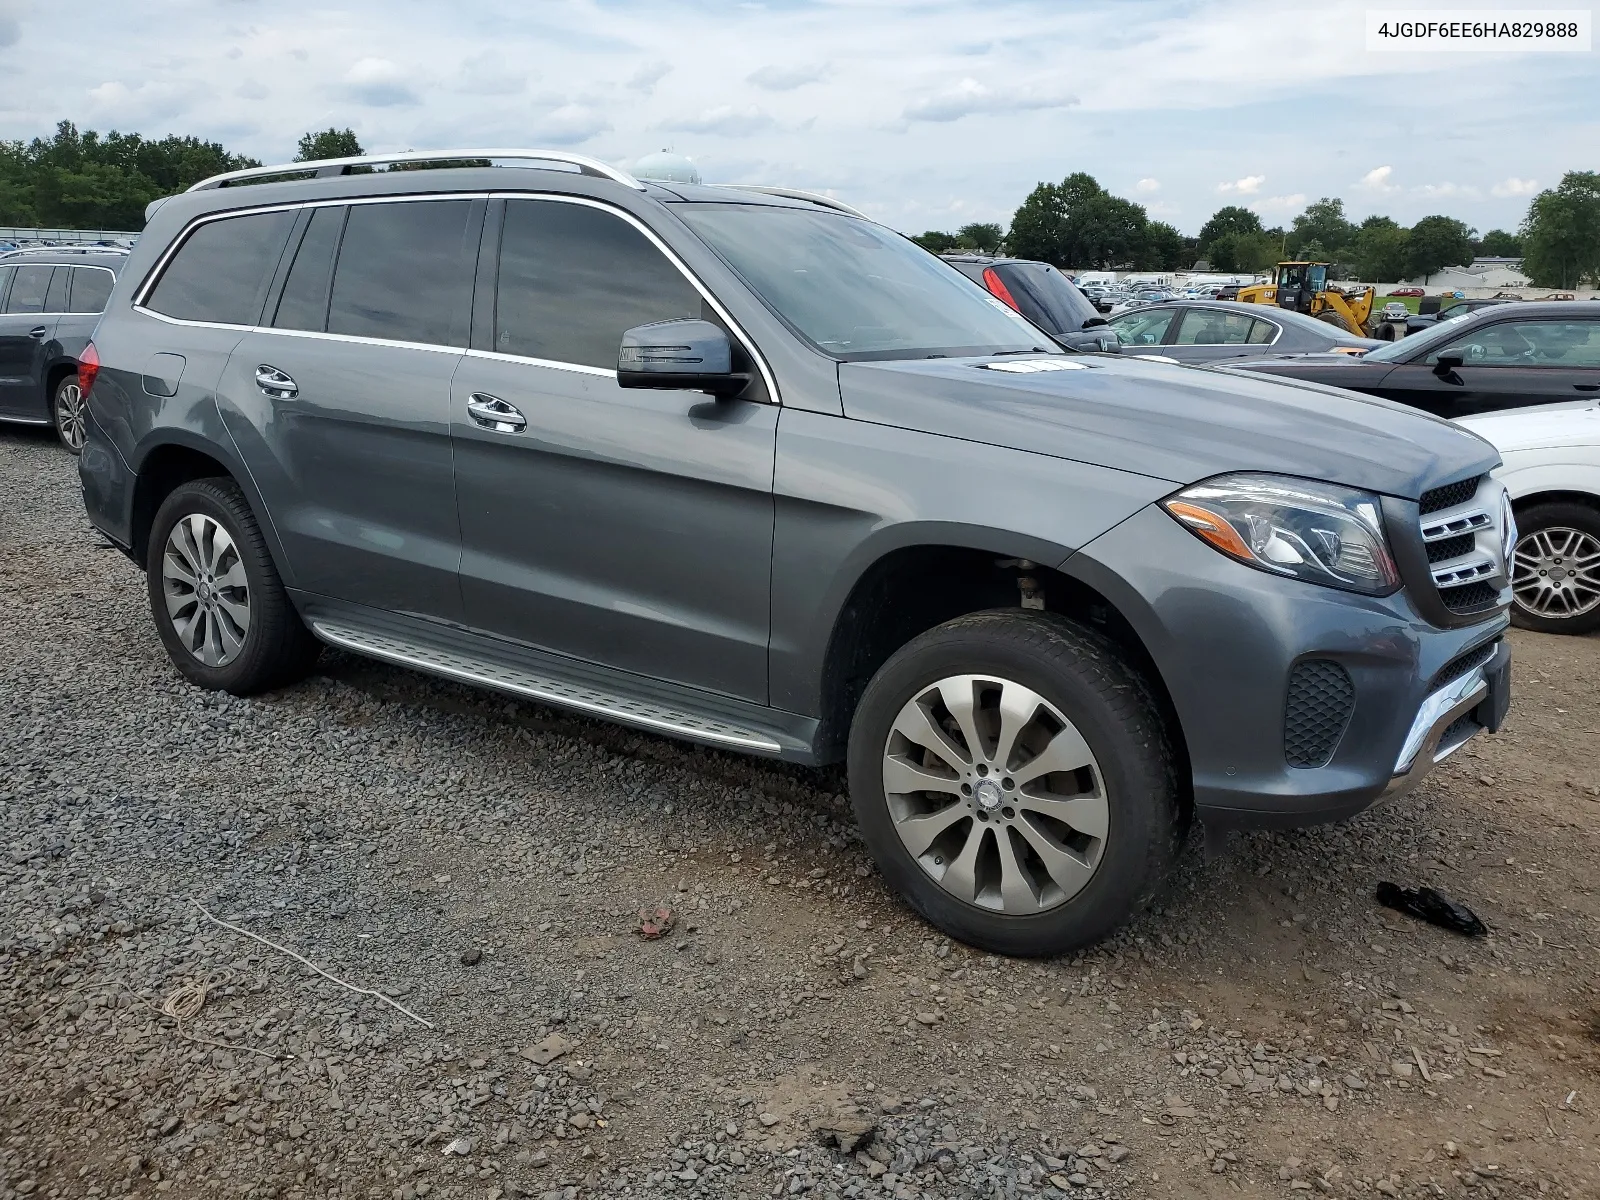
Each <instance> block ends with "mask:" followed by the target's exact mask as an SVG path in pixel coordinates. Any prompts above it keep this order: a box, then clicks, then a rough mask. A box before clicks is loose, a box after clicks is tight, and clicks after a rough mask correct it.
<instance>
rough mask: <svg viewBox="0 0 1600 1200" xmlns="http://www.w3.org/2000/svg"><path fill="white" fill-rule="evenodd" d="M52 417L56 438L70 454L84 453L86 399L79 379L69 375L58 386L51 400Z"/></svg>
mask: <svg viewBox="0 0 1600 1200" xmlns="http://www.w3.org/2000/svg"><path fill="white" fill-rule="evenodd" d="M50 416H51V419H52V420H53V421H54V423H55V428H56V436H57V437H58V438H60V439H61V444H62V445H63V446H65V447H66V448H67V450H68V452H69V453H72V454H80V453H82V452H83V439H84V433H85V425H84V399H83V389H82V388H80V387H79V386H78V377H77V376H76V375H68V376H67V377H66V378H64V379H62V380H61V382H60V383H58V384H56V390H55V395H53V396H52V397H51V398H50Z"/></svg>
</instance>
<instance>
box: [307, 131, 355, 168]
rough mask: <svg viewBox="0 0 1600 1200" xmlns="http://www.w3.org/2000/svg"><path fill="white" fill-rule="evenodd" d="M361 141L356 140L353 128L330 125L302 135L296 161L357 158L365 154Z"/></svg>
mask: <svg viewBox="0 0 1600 1200" xmlns="http://www.w3.org/2000/svg"><path fill="white" fill-rule="evenodd" d="M365 153H366V151H365V150H363V149H362V148H361V143H360V142H359V141H357V140H356V133H355V130H353V129H334V128H332V127H329V128H327V129H324V130H322V131H321V132H320V133H303V134H301V135H300V149H299V151H297V152H296V154H295V156H294V161H295V162H311V161H313V160H314V159H319V158H355V157H356V156H357V155H361V154H365Z"/></svg>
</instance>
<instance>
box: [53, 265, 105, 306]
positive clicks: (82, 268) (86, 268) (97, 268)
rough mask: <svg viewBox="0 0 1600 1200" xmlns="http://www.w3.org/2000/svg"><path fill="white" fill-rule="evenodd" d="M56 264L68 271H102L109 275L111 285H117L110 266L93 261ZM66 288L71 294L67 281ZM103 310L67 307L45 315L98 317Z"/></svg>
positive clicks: (70, 285) (70, 287)
mask: <svg viewBox="0 0 1600 1200" xmlns="http://www.w3.org/2000/svg"><path fill="white" fill-rule="evenodd" d="M56 265H57V266H61V267H66V268H67V270H69V271H104V272H105V273H106V274H107V275H109V276H111V286H112V287H116V286H117V273H116V272H115V271H113V270H112V269H111V268H110V267H102V266H99V265H97V264H95V263H57V264H56ZM67 289H68V295H71V289H72V284H70V283H69V284H68V285H67ZM103 312H105V309H103V308H99V309H95V310H94V311H93V312H90V311H89V310H87V309H76V308H73V309H68V310H67V311H66V312H64V313H48V314H45V315H47V316H54V317H98V316H99V315H100V314H101V313H103Z"/></svg>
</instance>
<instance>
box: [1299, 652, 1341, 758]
mask: <svg viewBox="0 0 1600 1200" xmlns="http://www.w3.org/2000/svg"><path fill="white" fill-rule="evenodd" d="M1355 698H1356V689H1355V684H1354V683H1352V682H1351V681H1350V675H1349V672H1347V671H1346V670H1345V669H1344V668H1343V667H1342V666H1340V665H1339V664H1338V663H1336V662H1334V661H1332V660H1331V659H1326V658H1308V659H1306V660H1304V661H1303V662H1300V663H1297V664H1295V668H1294V670H1293V671H1292V672H1291V673H1290V675H1289V696H1288V700H1287V701H1286V702H1285V704H1284V707H1283V755H1284V758H1285V759H1287V760H1288V763H1289V765H1290V766H1291V767H1321V766H1326V765H1327V763H1328V760H1329V759H1331V758H1332V757H1333V751H1334V749H1335V748H1336V747H1337V746H1338V745H1339V739H1340V738H1341V737H1343V736H1344V730H1345V726H1346V725H1348V724H1349V723H1350V713H1351V710H1352V709H1353V708H1354V707H1355Z"/></svg>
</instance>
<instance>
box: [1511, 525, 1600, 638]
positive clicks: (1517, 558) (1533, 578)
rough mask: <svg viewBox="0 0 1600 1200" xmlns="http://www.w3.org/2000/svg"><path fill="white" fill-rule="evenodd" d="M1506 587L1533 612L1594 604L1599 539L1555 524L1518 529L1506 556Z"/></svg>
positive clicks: (1597, 600)
mask: <svg viewBox="0 0 1600 1200" xmlns="http://www.w3.org/2000/svg"><path fill="white" fill-rule="evenodd" d="M1511 592H1512V595H1513V596H1514V597H1515V599H1516V603H1517V604H1518V605H1519V606H1521V607H1522V608H1524V609H1526V610H1527V611H1528V612H1530V613H1532V614H1533V615H1535V616H1539V617H1546V618H1552V617H1554V618H1562V617H1577V616H1582V615H1583V614H1585V613H1589V612H1593V611H1594V610H1596V609H1600V539H1597V538H1595V537H1593V536H1591V535H1590V534H1588V533H1585V532H1584V531H1583V530H1581V529H1567V528H1564V527H1562V526H1559V525H1556V526H1550V527H1547V528H1544V529H1540V530H1538V531H1537V532H1534V533H1529V534H1526V535H1524V536H1523V537H1521V538H1519V539H1518V540H1517V549H1516V554H1515V555H1514V557H1513V560H1512V567H1511Z"/></svg>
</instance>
